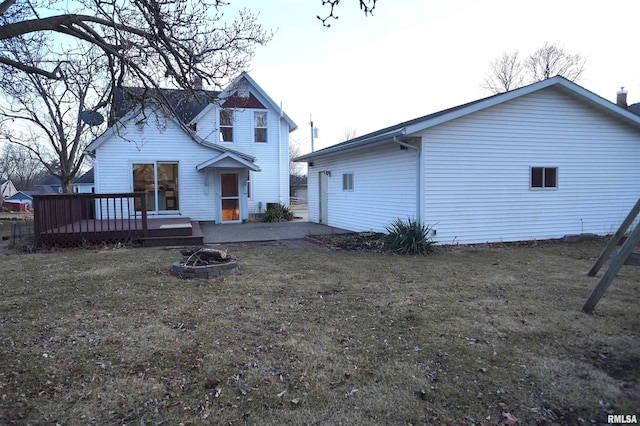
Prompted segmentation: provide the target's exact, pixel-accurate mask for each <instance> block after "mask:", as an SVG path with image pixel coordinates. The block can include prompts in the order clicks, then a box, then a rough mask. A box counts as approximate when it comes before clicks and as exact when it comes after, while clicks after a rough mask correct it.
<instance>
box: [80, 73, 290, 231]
mask: <svg viewBox="0 0 640 426" xmlns="http://www.w3.org/2000/svg"><path fill="white" fill-rule="evenodd" d="M199 93H202V94H203V96H202V98H201V99H205V96H204V95H207V96H206V98H207V102H199V101H200V100H201V99H193V98H188V96H187V95H186V94H185V92H183V91H169V90H167V91H166V92H165V94H166V95H167V98H169V99H170V101H171V102H172V106H173V107H174V109H175V112H176V115H171V114H168V113H167V112H165V110H164V109H163V108H161V107H160V106H159V105H157V104H154V103H147V104H146V105H145V108H144V109H142V108H140V107H136V108H134V109H130V108H129V109H127V108H126V106H124V107H122V108H121V109H120V110H119V111H116V118H117V121H116V122H114V123H112V124H113V125H111V126H110V127H109V129H108V130H107V131H106V132H105V133H104V134H102V135H101V136H100V137H98V138H97V139H96V140H95V141H94V142H92V143H91V144H90V145H89V147H87V152H88V153H90V155H92V156H93V157H95V163H94V185H95V192H96V193H118V192H133V191H136V192H145V193H146V204H147V210H148V213H149V214H152V215H181V216H188V217H190V219H191V220H198V221H215V222H217V223H230V222H241V221H243V220H245V219H247V218H248V216H249V214H250V213H257V212H259V211H264V210H265V209H266V208H267V206H268V204H270V203H283V204H288V199H289V165H288V164H289V163H288V162H289V133H290V132H291V131H293V130H295V129H296V127H297V126H296V124H295V123H294V122H293V121H292V120H291V119H290V118H289V117H288V116H287V115H286V114H285V113H284V112H283V111H282V109H281V107H279V106H278V105H277V104H276V103H275V102H274V101H273V100H272V99H271V98H270V97H269V96H268V95H267V94H266V93H265V92H264V91H263V90H262V89H261V88H260V86H258V84H257V83H256V82H255V81H254V80H253V79H252V78H251V77H250V76H249V75H248V74H247V73H242V74H241V75H240V76H239V77H238V78H236V79H235V80H234V81H233V83H232V84H231V85H230V86H229V87H228V88H227V89H226V90H224V91H223V92H221V93H214V92H209V91H206V92H205V91H200V92H199ZM212 96H214V97H215V99H213V100H212V99H211V97H212ZM119 102H121V103H124V100H123V99H119ZM136 208H137V209H139V208H140V206H136Z"/></svg>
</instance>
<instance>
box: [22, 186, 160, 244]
mask: <svg viewBox="0 0 640 426" xmlns="http://www.w3.org/2000/svg"><path fill="white" fill-rule="evenodd" d="M136 205H137V206H140V210H139V211H136V209H135V206H136ZM33 223H34V243H35V245H36V246H41V245H56V246H73V245H78V244H84V243H90V244H95V243H100V242H103V241H104V242H116V241H135V240H137V239H140V238H143V237H145V236H146V235H147V229H148V228H147V205H146V197H145V194H144V193H142V192H131V193H122V194H55V195H34V197H33Z"/></svg>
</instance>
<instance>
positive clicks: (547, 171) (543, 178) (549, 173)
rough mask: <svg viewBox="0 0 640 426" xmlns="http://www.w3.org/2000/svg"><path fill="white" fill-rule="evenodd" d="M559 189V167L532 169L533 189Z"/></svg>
mask: <svg viewBox="0 0 640 426" xmlns="http://www.w3.org/2000/svg"><path fill="white" fill-rule="evenodd" d="M557 187H558V168H557V167H531V188H532V189H554V188H557Z"/></svg>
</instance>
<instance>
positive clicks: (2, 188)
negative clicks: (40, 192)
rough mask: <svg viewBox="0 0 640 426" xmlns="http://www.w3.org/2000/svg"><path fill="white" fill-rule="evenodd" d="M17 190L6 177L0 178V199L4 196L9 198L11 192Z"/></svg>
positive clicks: (13, 192)
mask: <svg viewBox="0 0 640 426" xmlns="http://www.w3.org/2000/svg"><path fill="white" fill-rule="evenodd" d="M16 192H18V191H17V190H16V187H15V186H14V185H13V182H11V180H8V179H0V200H2V199H4V198H9V197H11V196H12V195H13V194H15V193H16Z"/></svg>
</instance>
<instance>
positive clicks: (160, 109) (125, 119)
mask: <svg viewBox="0 0 640 426" xmlns="http://www.w3.org/2000/svg"><path fill="white" fill-rule="evenodd" d="M154 107H155V108H156V109H157V110H156V111H155V112H154V113H164V114H166V116H167V119H169V120H171V121H173V122H174V123H175V124H176V125H178V126H179V127H180V128H181V129H182V130H183V131H184V132H185V133H186V134H187V136H189V137H190V138H191V139H192V140H193V141H195V142H196V143H198V144H200V145H202V146H205V147H207V148H211V149H214V150H217V151H220V152H229V153H233V154H236V155H237V156H239V157H241V158H243V159H245V160H247V161H250V162H254V161H255V160H256V159H255V157H253V156H251V155H248V154H245V153H243V152H240V151H236V150H234V149H231V148H228V147H226V146H222V145H220V144H214V143H211V142H208V141H206V140H205V139H203V138H201V137H200V136H198V135H197V134H196V133H195V132H194V131H193V130H190V129H189V128H188V127H186V126H185V125H184V123H182V122H181V121H180V120H178V119H177V118H176V117H175V116H173V115H172V114H170V113H169V111H167V110H166V107H164V106H163V105H161V104H154ZM140 112H141V110H140V109H135V110H131V111H129V112H128V113H127V114H126V115H125V116H124V117H123V118H122V119H121V120H119V123H126V122H128V121H131V120H135V119H137V117H138V116H139V113H140ZM117 127H118V125H117V124H116V125H113V126H111V127H109V128H108V129H107V130H105V131H104V132H103V133H102V134H101V135H100V136H98V137H97V138H96V139H94V140H93V142H91V143H90V144H89V145H88V146H87V147H86V148H85V152H86V153H88V154H90V155H93V154H94V153H95V150H96V149H97V148H98V147H99V146H100V145H102V144H103V143H104V142H106V141H107V140H108V139H109V138H110V137H111V136H113V135H115V134H117V132H118V130H117Z"/></svg>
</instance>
